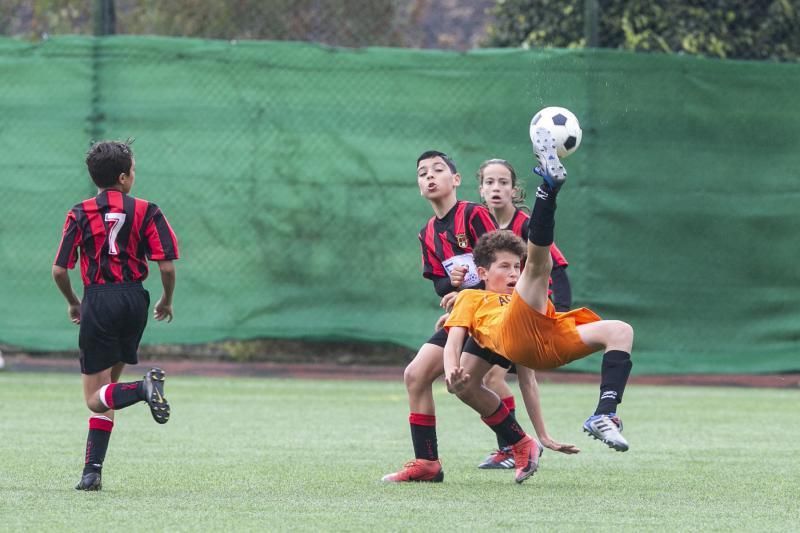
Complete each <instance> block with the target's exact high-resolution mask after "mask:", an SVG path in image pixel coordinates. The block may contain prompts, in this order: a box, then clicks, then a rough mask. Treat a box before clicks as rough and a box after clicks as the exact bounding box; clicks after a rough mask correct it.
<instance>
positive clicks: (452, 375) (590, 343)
mask: <svg viewBox="0 0 800 533" xmlns="http://www.w3.org/2000/svg"><path fill="white" fill-rule="evenodd" d="M532 141H533V143H534V151H535V153H536V156H537V158H538V160H539V168H537V169H536V171H537V173H539V174H540V175H541V176H542V177H543V178H544V181H543V183H542V185H540V186H539V188H538V190H537V193H536V201H535V203H534V207H533V213H532V214H531V221H530V225H529V231H528V243H527V249H526V247H525V245H524V243H523V241H522V240H521V239H520V238H518V237H516V236H515V235H513V234H512V233H511V232H494V233H492V234H488V235H485V236H484V237H482V238H481V239H480V240H479V241H478V244H477V245H476V246H475V249H474V260H475V265H476V267H477V270H478V274H479V277H480V278H481V279H482V280H483V281H484V283H485V290H465V291H462V292H461V293H459V295H458V298H457V299H456V301H455V303H454V304H453V308H452V310H451V313H450V316H449V317H448V319H447V322H446V323H445V328H446V329H447V330H448V337H447V344H446V345H445V350H444V367H445V381H446V384H447V389H448V391H450V392H451V393H454V394H456V395H458V397H459V398H460V399H461V400H462V401H463V402H464V403H466V404H467V405H469V406H470V407H472V408H473V409H475V410H476V411H477V412H478V413H479V414H480V415H481V416H482V417H483V419H484V421H486V423H487V424H488V425H489V426H490V427H491V428H492V429H493V430H494V431H495V432H496V433H497V434H498V435H502V436H503V437H504V438H505V439H506V440H507V441H508V442H510V443H511V444H512V446H513V447H514V458H515V462H516V481H517V482H522V481H524V480H525V479H527V477H530V475H532V474H533V473H534V472H535V471H536V469H537V468H538V457H539V455H540V454H541V450H542V448H541V445H538V446H536V447H534V444H538V443H536V441H535V440H533V439H532V438H531V437H530V436H528V435H525V434H524V432H522V431H521V430H520V429H519V426H518V424H516V421H514V420H513V416H511V415H510V413H509V412H508V409H507V408H506V407H505V405H503V403H502V402H501V401H500V399H499V398H498V397H497V395H496V394H494V393H493V392H491V391H490V390H489V389H487V388H486V387H484V386H483V385H482V381H483V377H484V375H485V374H486V372H487V371H488V370H489V368H490V367H491V364H490V362H488V361H486V360H484V359H482V358H481V357H479V356H475V355H472V354H462V347H463V345H464V342H465V339H466V338H467V335H470V336H471V338H472V339H473V341H474V342H476V343H477V344H478V345H479V346H481V347H483V348H486V349H488V350H490V351H491V352H494V353H497V354H499V355H501V356H503V357H505V358H506V359H508V360H509V361H511V362H513V363H516V365H517V371H518V372H519V373H520V377H521V378H522V376H523V375H524V374H525V373H527V372H531V371H532V370H539V369H550V368H556V367H560V366H563V365H566V364H567V363H570V362H571V361H574V360H576V359H580V358H582V357H586V356H587V355H589V354H591V353H593V352H596V351H598V350H600V349H602V350H603V351H604V356H603V364H602V372H601V385H600V400H599V402H598V405H597V409H596V410H595V413H594V415H592V416H590V417H589V418H588V419H587V420H586V422H585V423H584V425H583V429H584V431H586V432H587V433H589V434H590V436H592V437H594V438H596V439H598V440H601V441H602V442H604V443H605V444H606V445H608V446H609V447H611V448H613V449H615V450H617V451H626V450H627V449H628V443H627V441H626V440H625V438H624V437H623V436H622V434H621V430H622V423H621V422H620V420H619V418H618V417H617V416H616V407H617V404H618V403H620V402H621V401H622V394H623V392H624V389H625V384H626V383H627V380H628V376H629V374H630V370H631V367H632V363H631V357H630V353H631V349H632V347H633V328H631V326H630V325H628V324H626V323H625V322H621V321H617V320H601V319H600V317H599V316H597V315H596V314H595V313H594V312H592V311H590V310H589V309H586V308H581V309H575V310H573V311H569V312H566V313H556V312H555V309H554V308H553V304H552V303H551V302H550V301H549V300H548V297H547V293H548V281H549V278H550V271H551V269H552V264H553V261H552V258H551V255H550V245H551V244H552V243H553V230H554V227H555V209H556V203H555V200H556V195H557V194H558V191H559V189H560V188H561V186H562V185H563V183H564V182H565V181H566V170H565V169H564V167H563V165H562V164H561V162H560V161H559V159H558V156H557V154H556V148H555V141H554V139H553V138H552V136H551V134H550V132H549V131H548V130H547V129H545V128H540V129H538V130H536V131H535V133H534V135H533V138H532ZM526 252H527V253H526ZM526 255H527V259H526V261H525V267H524V269H522V267H521V264H522V260H523V258H524V257H525V256H526ZM536 448H538V450H537V449H536Z"/></svg>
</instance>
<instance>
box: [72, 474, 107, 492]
mask: <svg viewBox="0 0 800 533" xmlns="http://www.w3.org/2000/svg"><path fill="white" fill-rule="evenodd" d="M102 488H103V480H102V477H101V476H100V472H89V473H87V474H83V476H81V480H80V481H79V482H78V484H77V485H75V490H100V489H102Z"/></svg>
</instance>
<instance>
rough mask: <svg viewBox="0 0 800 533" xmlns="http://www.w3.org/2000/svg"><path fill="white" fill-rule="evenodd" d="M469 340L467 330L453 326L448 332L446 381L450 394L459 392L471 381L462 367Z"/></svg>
mask: <svg viewBox="0 0 800 533" xmlns="http://www.w3.org/2000/svg"><path fill="white" fill-rule="evenodd" d="M466 340H467V328H464V327H460V326H453V327H451V328H450V329H449V330H448V331H447V344H445V345H444V381H445V384H446V385H447V390H448V392H450V393H456V392H459V391H460V390H461V389H462V388H464V385H465V384H466V382H467V381H468V380H469V374H465V373H464V369H463V368H462V367H461V351H462V350H463V349H464V342H465V341H466Z"/></svg>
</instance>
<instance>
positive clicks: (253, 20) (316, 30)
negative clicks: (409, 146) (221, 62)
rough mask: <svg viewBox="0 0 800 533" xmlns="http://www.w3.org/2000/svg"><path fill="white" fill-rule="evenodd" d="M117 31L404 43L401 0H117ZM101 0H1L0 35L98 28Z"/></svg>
mask: <svg viewBox="0 0 800 533" xmlns="http://www.w3.org/2000/svg"><path fill="white" fill-rule="evenodd" d="M113 5H114V11H115V13H116V29H115V32H116V33H120V34H133V35H136V34H150V35H169V36H175V37H201V38H208V39H271V40H297V41H316V42H323V43H327V44H331V45H336V46H354V47H357V46H366V45H384V46H391V45H397V44H399V42H400V36H399V34H398V31H397V24H396V20H395V12H396V5H397V2H396V1H395V0H339V1H336V2H322V1H319V0H170V1H168V2H165V1H163V0H115V1H114V2H113ZM97 9H98V2H97V0H33V1H32V0H0V35H16V36H26V37H32V38H37V37H41V36H42V35H44V34H64V33H71V34H84V35H86V34H92V32H93V21H92V13H93V11H94V10H97Z"/></svg>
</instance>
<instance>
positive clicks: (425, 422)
mask: <svg viewBox="0 0 800 533" xmlns="http://www.w3.org/2000/svg"><path fill="white" fill-rule="evenodd" d="M408 422H409V424H410V425H411V442H412V443H413V445H414V457H416V458H417V459H427V460H428V461H436V460H437V459H439V445H438V443H437V441H436V417H435V416H434V415H424V414H421V413H411V414H410V415H409V416H408Z"/></svg>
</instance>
